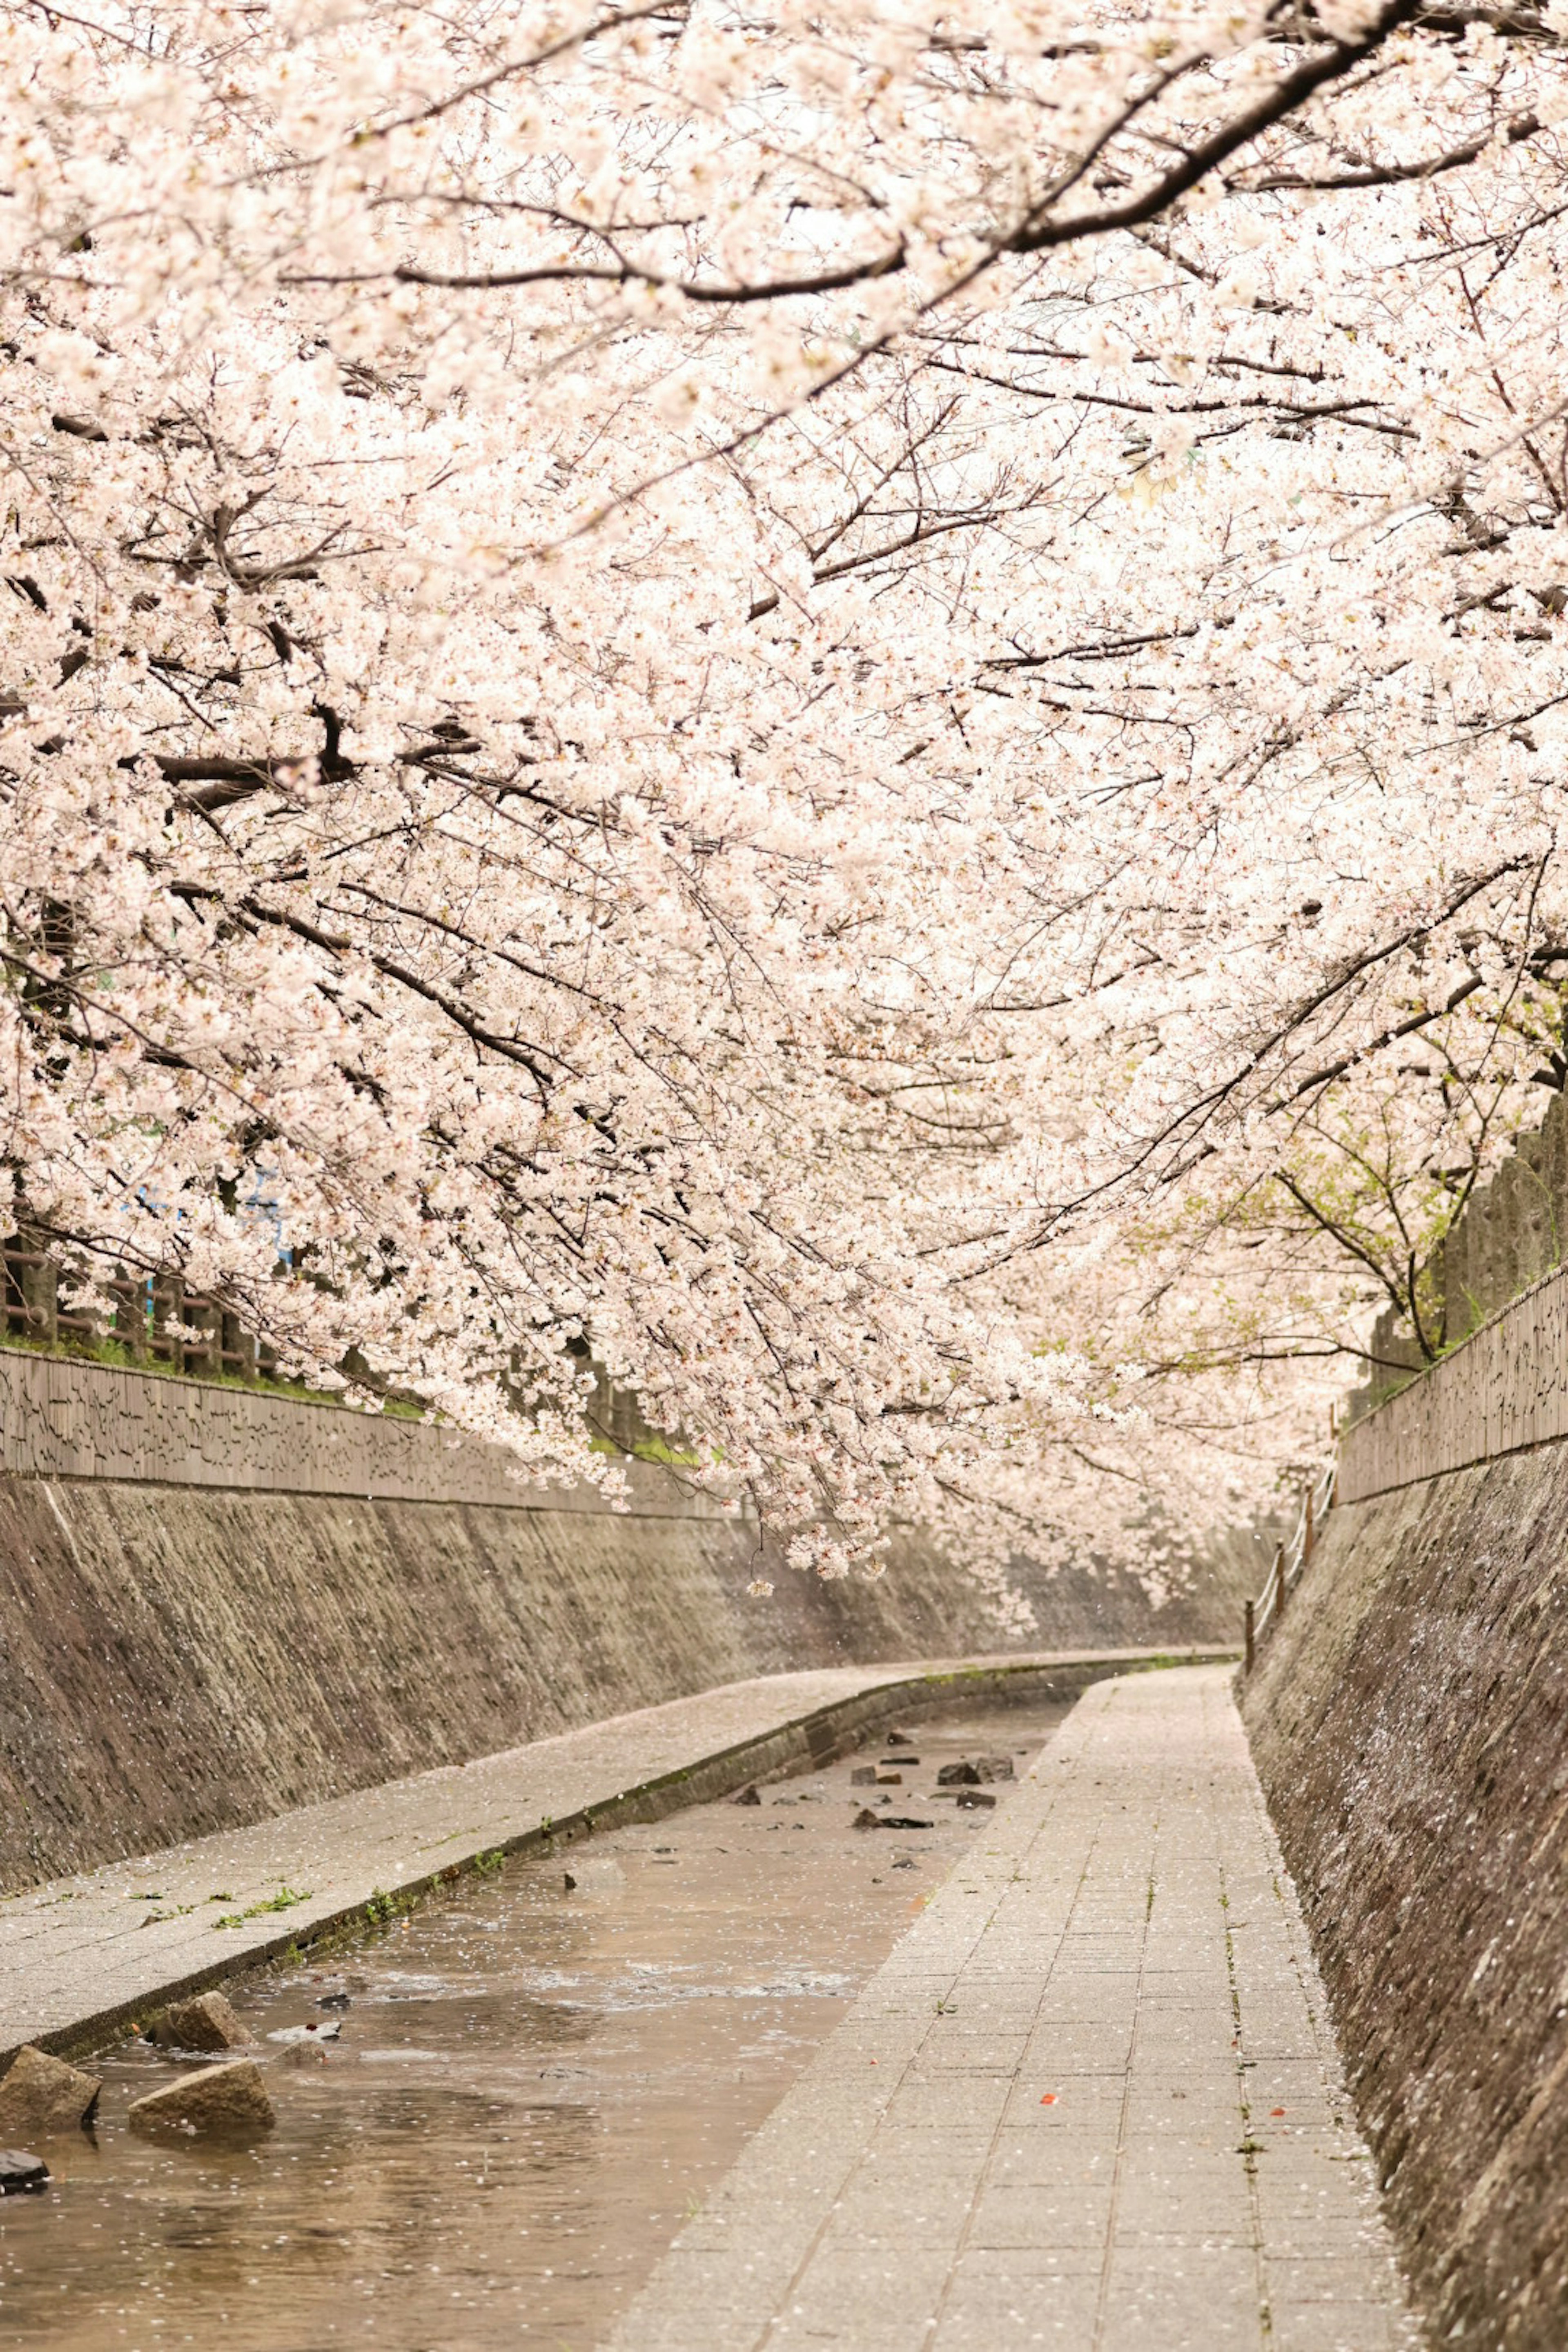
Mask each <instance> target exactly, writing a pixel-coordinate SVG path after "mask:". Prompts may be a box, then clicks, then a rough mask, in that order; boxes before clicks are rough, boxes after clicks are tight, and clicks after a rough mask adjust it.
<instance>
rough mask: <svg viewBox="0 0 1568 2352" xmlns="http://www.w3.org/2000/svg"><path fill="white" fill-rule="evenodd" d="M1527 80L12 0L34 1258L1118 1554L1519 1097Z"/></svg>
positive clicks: (808, 1500) (960, 39)
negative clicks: (615, 1409) (181, 1282)
mask: <svg viewBox="0 0 1568 2352" xmlns="http://www.w3.org/2000/svg"><path fill="white" fill-rule="evenodd" d="M1560 19H1561V20H1562V21H1561V24H1560V22H1559V20H1560ZM1564 33H1568V10H1564V9H1563V6H1562V5H1561V0H1553V5H1551V6H1549V7H1547V8H1546V9H1545V10H1544V12H1542V11H1539V10H1537V9H1536V8H1534V7H1533V6H1531V5H1525V6H1522V7H1514V6H1510V5H1500V6H1496V7H1486V6H1477V5H1469V0H1435V5H1431V6H1428V7H1426V8H1421V7H1417V6H1415V5H1410V0H1387V5H1383V6H1382V7H1378V8H1369V7H1368V6H1367V5H1364V0H1333V5H1311V0H1307V5H1299V6H1297V5H1286V6H1280V5H1276V6H1271V7H1268V8H1262V7H1257V6H1247V7H1239V6H1237V7H1230V8H1224V9H1221V8H1215V7H1209V6H1193V7H1182V6H1173V7H1163V8H1155V7H1152V6H1142V5H1136V0H1089V5H1087V6H1084V5H1080V6H1079V7H1076V8H1071V7H1068V5H1066V0H1012V5H1005V6H1002V5H980V0H958V5H952V6H946V5H944V6H941V7H935V6H927V5H919V0H892V5H886V0H879V5H868V0H823V5H811V6H806V5H801V0H779V5H775V6H773V7H771V8H769V9H768V10H766V11H762V10H758V11H756V12H754V13H753V12H752V10H750V9H749V8H748V7H746V6H745V5H739V4H738V0H672V5H648V6H638V5H634V6H628V7H614V6H608V5H599V6H595V5H581V4H580V0H559V5H557V0H514V5H510V6H508V7H505V8H502V7H499V6H496V5H490V0H448V5H445V6H443V7H441V8H436V7H433V6H429V5H423V0H407V4H406V5H392V0H271V5H207V4H206V0H158V5H156V6H151V5H130V0H114V5H98V6H92V5H89V7H87V8H86V9H85V10H82V11H79V12H75V13H73V14H70V15H61V14H59V13H58V12H55V11H52V10H48V9H46V8H44V7H43V6H41V5H0V287H3V289H4V302H5V325H4V330H3V335H4V352H5V366H4V369H3V371H0V459H3V462H4V467H5V490H4V500H3V520H4V546H3V550H0V555H3V561H0V579H3V580H4V582H5V583H6V584H5V585H4V586H0V599H3V600H4V601H3V609H4V612H5V631H4V641H3V656H0V796H3V804H4V814H3V817H0V957H3V959H4V968H5V984H4V987H3V988H0V1070H3V1072H4V1076H3V1079H0V1104H3V1108H4V1126H3V1129H0V1152H3V1155H4V1160H5V1170H6V1173H7V1177H8V1181H9V1183H10V1186H11V1191H12V1201H11V1203H10V1206H9V1209H8V1217H9V1220H10V1221H11V1222H13V1223H24V1224H26V1223H36V1224H38V1225H41V1226H42V1227H44V1228H45V1229H46V1230H47V1232H48V1233H49V1234H52V1235H53V1236H55V1237H56V1238H57V1240H58V1243H59V1244H60V1245H61V1246H62V1247H63V1248H65V1249H66V1250H67V1252H68V1255H69V1258H70V1264H71V1265H72V1268H73V1270H74V1275H75V1278H76V1279H78V1280H79V1282H80V1283H82V1284H83V1285H84V1286H86V1289H87V1291H89V1292H90V1291H91V1289H92V1286H93V1285H94V1284H95V1283H99V1284H102V1283H107V1282H108V1280H109V1279H110V1276H112V1274H113V1272H114V1270H115V1268H117V1267H121V1266H126V1265H129V1266H132V1267H135V1268H141V1269H147V1270H153V1269H157V1268H163V1267H170V1266H174V1267H177V1268H178V1269H179V1270H180V1271H181V1272H182V1273H183V1274H184V1276H185V1277H186V1278H187V1280H188V1281H189V1282H190V1283H191V1284H192V1285H193V1286H195V1287H197V1288H200V1289H204V1290H210V1291H213V1292H216V1293H217V1294H219V1295H221V1296H222V1297H224V1298H225V1299H226V1300H227V1301H229V1302H230V1303H231V1304H232V1305H233V1307H234V1308H235V1310H236V1311H237V1312H238V1313H240V1314H241V1315H242V1316H243V1318H245V1319H246V1320H247V1322H248V1324H249V1325H250V1327H251V1328H254V1329H255V1330H257V1331H258V1332H260V1333H261V1334H263V1335H264V1336H265V1337H266V1338H267V1339H268V1340H269V1341H270V1343H271V1344H272V1345H273V1346H274V1347H275V1348H276V1349H278V1351H279V1357H280V1360H282V1362H283V1363H284V1365H285V1366H286V1367H287V1368H289V1369H292V1370H300V1371H302V1372H303V1373H305V1374H306V1375H307V1376H308V1377H310V1379H312V1380H314V1381H319V1382H323V1383H326V1384H328V1385H331V1384H334V1383H337V1384H342V1385H345V1386H347V1387H348V1388H349V1389H350V1390H351V1391H352V1392H353V1394H354V1395H355V1396H356V1397H358V1398H360V1399H361V1400H362V1401H367V1400H368V1401H371V1402H374V1401H375V1400H376V1399H378V1398H381V1397H384V1396H385V1395H387V1394H388V1393H406V1394H411V1395H414V1396H416V1397H418V1398H420V1399H422V1400H423V1401H424V1402H426V1404H427V1405H428V1406H429V1407H430V1408H431V1409H433V1410H434V1411H436V1412H439V1413H441V1414H444V1415H446V1416H447V1417H448V1418H449V1419H451V1420H452V1421H453V1422H455V1423H460V1424H462V1425H464V1426H467V1427H469V1428H472V1429H475V1430H479V1431H481V1432H483V1433H487V1434H489V1435H492V1436H497V1437H500V1438H502V1439H503V1440H504V1441H505V1442H506V1443H508V1444H510V1445H511V1446H512V1447H513V1448H514V1450H515V1451H516V1453H517V1454H518V1457H519V1463H520V1468H521V1473H522V1474H523V1475H530V1476H533V1477H536V1478H540V1479H545V1478H555V1477H572V1476H599V1477H603V1476H604V1475H605V1455H604V1454H602V1453H600V1452H596V1451H595V1450H594V1448H593V1447H592V1445H591V1444H590V1437H589V1432H588V1428H587V1424H586V1423H585V1422H584V1414H583V1407H584V1396H585V1392H586V1390H587V1387H588V1385H589V1375H588V1372H587V1370H586V1369H585V1367H586V1365H587V1363H588V1361H589V1360H590V1358H591V1359H592V1360H594V1361H595V1362H597V1363H598V1364H600V1365H601V1366H603V1367H604V1368H605V1370H607V1371H608V1373H609V1374H610V1376H611V1377H612V1378H613V1379H615V1380H616V1381H621V1382H624V1383H625V1384H626V1385H627V1386H629V1387H631V1388H633V1389H635V1390H636V1391H637V1395H638V1397H639V1399H640V1401H641V1402H642V1406H643V1409H644V1411H645V1412H647V1415H648V1416H649V1418H650V1419H651V1420H652V1421H653V1422H654V1423H656V1424H658V1425H659V1426H661V1427H664V1428H666V1429H668V1431H670V1432H671V1433H679V1437H680V1444H681V1446H682V1447H683V1448H685V1449H686V1450H688V1451H689V1452H690V1453H691V1454H693V1455H694V1456H695V1458H696V1462H697V1467H696V1470H695V1471H694V1473H693V1475H696V1476H698V1477H700V1478H702V1479H705V1480H708V1481H710V1482H711V1483H713V1484H714V1485H716V1486H719V1487H720V1488H721V1489H722V1490H723V1491H726V1492H728V1493H730V1494H732V1495H740V1494H745V1495H748V1496H750V1497H751V1498H752V1501H753V1503H754V1504H755V1506H756V1507H757V1509H758V1512H759V1514H760V1516H761V1518H762V1521H763V1524H764V1526H765V1527H766V1528H768V1529H769V1530H770V1531H772V1533H773V1534H774V1535H775V1536H776V1537H778V1538H780V1539H781V1540H782V1541H783V1542H784V1544H786V1545H787V1546H788V1548H789V1549H791V1552H792V1554H793V1557H794V1558H795V1559H796V1560H797V1561H799V1562H802V1563H809V1564H812V1565H815V1566H816V1567H818V1568H819V1569H821V1570H825V1571H826V1572H841V1571H842V1570H844V1569H845V1568H846V1567H849V1566H868V1565H869V1566H874V1565H875V1561H876V1558H877V1552H878V1548H879V1540H880V1538H881V1535H882V1533H883V1531H884V1530H885V1528H886V1527H887V1525H888V1523H889V1519H890V1518H892V1517H919V1518H922V1519H925V1520H927V1521H928V1522H931V1523H933V1524H934V1525H935V1526H936V1527H937V1528H939V1530H940V1531H941V1533H942V1536H943V1538H944V1539H945V1540H948V1541H949V1542H951V1544H952V1547H953V1548H954V1550H955V1552H956V1553H958V1554H960V1555H961V1556H963V1557H965V1558H967V1559H969V1560H970V1561H971V1563H972V1564H973V1565H974V1566H975V1567H976V1569H977V1570H978V1571H979V1572H980V1573H981V1574H982V1575H983V1576H984V1577H985V1578H987V1579H989V1580H991V1582H992V1584H993V1586H994V1589H995V1591H997V1593H998V1596H999V1598H998V1608H999V1609H1000V1610H1001V1611H1003V1612H1006V1611H1007V1610H1008V1609H1009V1608H1011V1607H1012V1606H1013V1604H1012V1603H1011V1602H1010V1601H1008V1599H1007V1588H1006V1575H1005V1571H1006V1562H1007V1559H1008V1557H1009V1555H1010V1554H1011V1553H1012V1552H1015V1551H1026V1552H1029V1553H1032V1554H1035V1555H1037V1556H1040V1557H1045V1558H1048V1559H1056V1558H1061V1557H1066V1556H1068V1554H1070V1553H1074V1552H1076V1553H1078V1554H1080V1555H1081V1554H1082V1553H1084V1552H1086V1551H1088V1552H1094V1553H1097V1554H1098V1555H1100V1556H1102V1557H1104V1558H1105V1559H1114V1560H1120V1561H1125V1562H1131V1564H1132V1565H1134V1566H1135V1567H1138V1568H1139V1569H1140V1570H1142V1572H1143V1573H1144V1574H1145V1575H1146V1577H1147V1578H1148V1580H1150V1581H1151V1583H1152V1586H1153V1587H1154V1588H1156V1589H1162V1590H1163V1589H1168V1588H1169V1586H1170V1584H1171V1583H1172V1582H1173V1580H1177V1579H1178V1578H1179V1576H1180V1573H1181V1560H1182V1558H1183V1556H1184V1549H1183V1548H1184V1543H1185V1542H1186V1540H1187V1539H1188V1538H1190V1537H1191V1536H1192V1535H1193V1534H1194V1533H1195V1532H1197V1531H1200V1530H1201V1529H1202V1528H1204V1527H1205V1525H1207V1524H1210V1523H1214V1522H1217V1521H1219V1520H1223V1519H1226V1518H1230V1517H1236V1516H1237V1515H1243V1514H1245V1513H1247V1511H1250V1510H1255V1509H1258V1508H1266V1507H1268V1504H1269V1502H1270V1500H1271V1498H1272V1497H1273V1496H1274V1495H1275V1494H1276V1492H1277V1488H1278V1482H1279V1477H1280V1475H1281V1472H1282V1469H1284V1468H1287V1467H1288V1466H1289V1465H1291V1464H1293V1463H1296V1462H1299V1461H1300V1460H1302V1459H1306V1458H1310V1457H1311V1456H1312V1455H1314V1454H1318V1453H1321V1450H1322V1446H1323V1443H1324V1441H1325V1438H1326V1420H1325V1416H1326V1411H1327V1406H1328V1403H1329V1401H1330V1400H1331V1398H1332V1397H1333V1396H1334V1395H1335V1394H1336V1393H1338V1392H1339V1391H1342V1389H1343V1388H1344V1387H1345V1386H1346V1385H1347V1384H1348V1382H1349V1381H1351V1380H1352V1379H1353V1378H1354V1377H1356V1375H1357V1374H1358V1372H1359V1370H1360V1369H1361V1359H1360V1356H1359V1354H1358V1350H1359V1349H1362V1348H1363V1347H1364V1345H1365V1341H1366V1335H1367V1332H1368V1329H1369V1328H1370V1323H1371V1318H1372V1316H1373V1313H1374V1312H1375V1311H1376V1309H1377V1308H1378V1307H1382V1306H1384V1305H1387V1304H1389V1303H1393V1304H1394V1306H1395V1307H1398V1308H1399V1310H1400V1312H1401V1314H1402V1316H1403V1317H1404V1318H1405V1323H1406V1325H1407V1326H1408V1328H1410V1330H1411V1331H1412V1332H1413V1334H1414V1336H1415V1344H1416V1345H1417V1346H1418V1347H1419V1348H1420V1349H1424V1350H1425V1351H1426V1352H1428V1353H1430V1352H1433V1351H1435V1350H1436V1349H1438V1348H1440V1347H1441V1345H1442V1344H1443V1339H1444V1325H1443V1308H1442V1305H1441V1299H1440V1292H1439V1287H1438V1286H1437V1283H1436V1278H1435V1276H1434V1273H1433V1271H1432V1264H1431V1260H1432V1252H1433V1248H1434V1244H1435V1243H1436V1241H1437V1240H1438V1239H1439V1238H1440V1236H1441V1234H1442V1232H1443V1230H1444V1228H1445V1226H1446V1224H1447V1223H1448V1222H1449V1221H1450V1220H1451V1219H1452V1217H1453V1216H1454V1215H1455V1214H1456V1213H1458V1209H1459V1208H1460V1207H1461V1206H1462V1205H1463V1202H1464V1201H1465V1200H1466V1199H1467V1198H1468V1194H1469V1192H1470V1191H1471V1190H1472V1189H1473V1187H1474V1185H1475V1184H1476V1182H1477V1181H1479V1180H1482V1179H1484V1177H1485V1175H1486V1173H1487V1171H1489V1168H1490V1166H1491V1165H1492V1164H1493V1163H1494V1162H1495V1160H1496V1158H1497V1155H1498V1153H1499V1152H1500V1150H1502V1149H1503V1148H1504V1147H1505V1145H1506V1142H1507V1139H1508V1138H1509V1136H1510V1133H1511V1132H1513V1131H1514V1130H1515V1129H1517V1128H1518V1127H1519V1126H1520V1125H1521V1124H1523V1123H1530V1122H1531V1120H1532V1118H1533V1117H1534V1116H1535V1115H1536V1113H1538V1110H1539V1108H1540V1106H1541V1105H1542V1102H1543V1101H1544V1099H1545V1097H1543V1095H1542V1092H1541V1089H1540V1088H1539V1087H1531V1079H1532V1078H1533V1077H1534V1076H1538V1075H1539V1076H1544V1077H1546V1078H1547V1079H1549V1080H1550V1081H1551V1082H1552V1083H1559V1084H1560V1083H1561V1081H1562V1078H1563V1075H1564V1072H1565V1070H1568V1058H1565V1057H1568V1048H1565V1047H1564V1044H1563V1028H1562V1003H1561V1000H1560V996H1559V992H1558V982H1559V980H1560V978H1561V976H1562V975H1563V971H1564V970H1565V969H1568V897H1565V893H1564V884H1563V866H1562V860H1561V857H1560V855H1559V847H1558V843H1559V833H1560V829H1561V826H1562V821H1563V799H1562V787H1563V728H1562V712H1563V709H1564V708H1568V660H1565V656H1564V633H1565V631H1568V609H1565V608H1568V530H1565V516H1568V394H1564V390H1563V382H1564V376H1563V353H1562V349H1561V344H1562V340H1563V286H1562V269H1563V260H1564V257H1565V254H1568V236H1565V234H1564V226H1563V224H1564V221H1565V220H1568V159H1565V157H1564V153H1563V136H1562V125H1563V120H1564V117H1565V116H1568V69H1565V61H1564V53H1563V37H1564ZM1532 1106H1533V1108H1532ZM261 1192H264V1193H265V1196H266V1199H267V1201H268V1204H269V1211H268V1217H267V1218H258V1216H257V1215H256V1214H255V1213H253V1208H252V1206H251V1205H250V1204H252V1203H254V1202H255V1201H256V1199H257V1198H258V1194H259V1193H261ZM279 1231H281V1232H282V1233H284V1234H286V1235H287V1236H288V1240H289V1249H290V1255H291V1259H292V1263H293V1268H294V1270H293V1272H292V1274H291V1276H290V1277H289V1278H288V1279H283V1278H280V1277H279V1269H278V1234H279Z"/></svg>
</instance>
